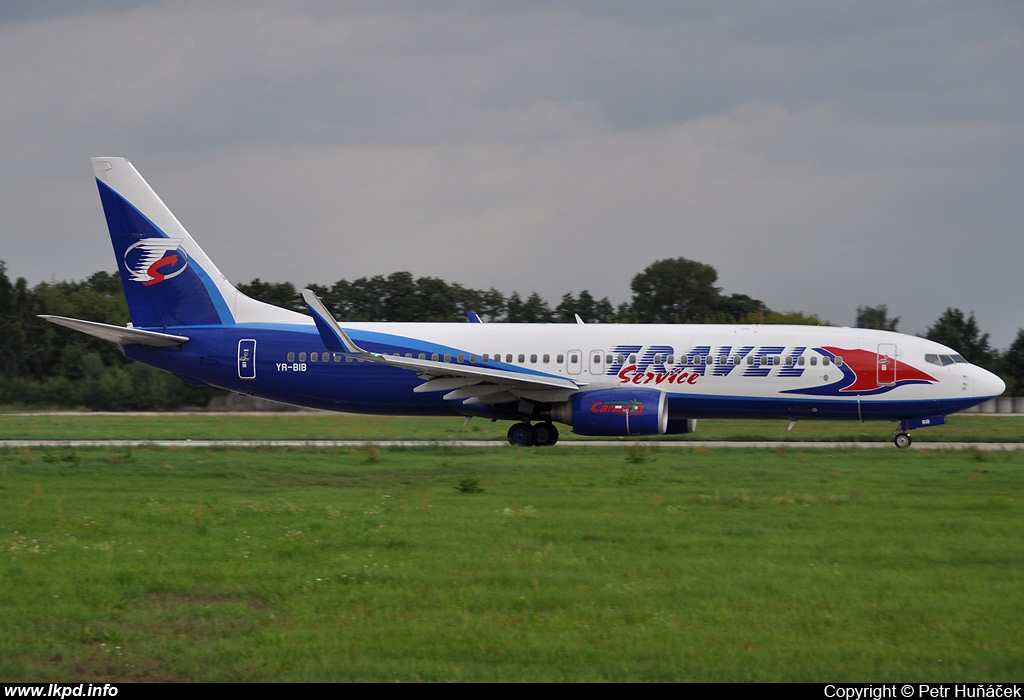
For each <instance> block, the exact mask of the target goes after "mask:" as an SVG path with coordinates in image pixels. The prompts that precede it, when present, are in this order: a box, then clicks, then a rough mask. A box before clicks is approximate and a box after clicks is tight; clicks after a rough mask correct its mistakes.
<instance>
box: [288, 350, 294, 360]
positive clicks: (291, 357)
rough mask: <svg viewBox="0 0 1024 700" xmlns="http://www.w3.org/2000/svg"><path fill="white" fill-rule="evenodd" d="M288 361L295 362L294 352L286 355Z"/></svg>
mask: <svg viewBox="0 0 1024 700" xmlns="http://www.w3.org/2000/svg"><path fill="white" fill-rule="evenodd" d="M288 361H289V362H295V353H294V352H290V353H288Z"/></svg>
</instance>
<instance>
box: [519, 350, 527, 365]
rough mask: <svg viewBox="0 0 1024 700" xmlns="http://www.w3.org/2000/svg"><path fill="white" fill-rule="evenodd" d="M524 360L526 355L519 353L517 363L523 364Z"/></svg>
mask: <svg viewBox="0 0 1024 700" xmlns="http://www.w3.org/2000/svg"><path fill="white" fill-rule="evenodd" d="M524 362H526V355H524V354H523V353H519V364H523V363H524Z"/></svg>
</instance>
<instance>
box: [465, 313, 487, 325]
mask: <svg viewBox="0 0 1024 700" xmlns="http://www.w3.org/2000/svg"><path fill="white" fill-rule="evenodd" d="M466 317H467V318H468V319H469V322H470V323H483V322H484V321H483V319H482V318H480V314H478V313H477V312H476V311H467V312H466Z"/></svg>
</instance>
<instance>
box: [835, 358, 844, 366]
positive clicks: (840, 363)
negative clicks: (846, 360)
mask: <svg viewBox="0 0 1024 700" xmlns="http://www.w3.org/2000/svg"><path fill="white" fill-rule="evenodd" d="M842 366H843V358H841V357H839V356H838V355H837V356H836V367H842Z"/></svg>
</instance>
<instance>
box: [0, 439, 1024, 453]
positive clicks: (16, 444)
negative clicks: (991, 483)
mask: <svg viewBox="0 0 1024 700" xmlns="http://www.w3.org/2000/svg"><path fill="white" fill-rule="evenodd" d="M634 444H639V445H645V446H649V447H651V448H657V449H687V448H689V449H716V448H731V449H736V448H739V449H743V448H746V449H751V448H758V449H782V448H790V449H838V450H850V449H887V450H896V447H894V446H893V444H892V443H891V442H803V441H798V440H790V441H786V440H777V441H749V442H746V441H741V440H729V441H714V440H674V441H667V440H666V441H655V440H652V441H644V440H629V439H621V440H563V441H561V442H559V443H558V445H556V446H555V449H574V448H577V447H623V446H629V445H634ZM371 445H373V446H376V447H444V448H457V447H477V448H479V447H490V448H509V449H511V448H512V446H511V445H509V444H508V443H507V442H505V441H504V440H448V441H443V440H0V448H29V447H168V448H178V449H188V448H196V447H202V448H211V447H221V448H225V447H230V448H273V447H289V448H296V447H298V448H303V447H306V448H316V449H323V448H328V449H329V448H338V447H369V446H371ZM520 449H521V448H520ZM548 449H550V448H548ZM908 449H910V450H968V449H976V450H984V451H996V452H998V451H1011V450H1021V449H1024V443H1021V442H924V441H921V442H915V443H914V444H913V445H912V446H911V447H910V448H908Z"/></svg>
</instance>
